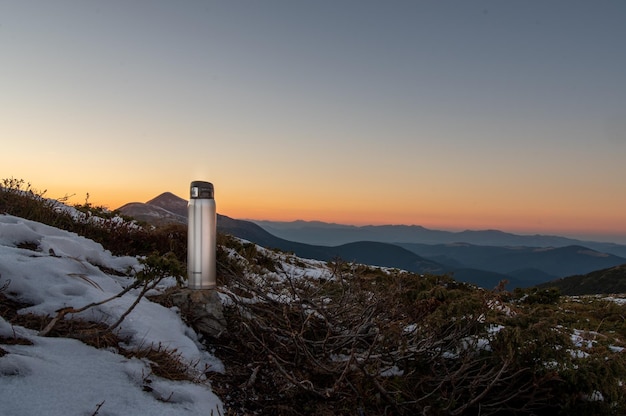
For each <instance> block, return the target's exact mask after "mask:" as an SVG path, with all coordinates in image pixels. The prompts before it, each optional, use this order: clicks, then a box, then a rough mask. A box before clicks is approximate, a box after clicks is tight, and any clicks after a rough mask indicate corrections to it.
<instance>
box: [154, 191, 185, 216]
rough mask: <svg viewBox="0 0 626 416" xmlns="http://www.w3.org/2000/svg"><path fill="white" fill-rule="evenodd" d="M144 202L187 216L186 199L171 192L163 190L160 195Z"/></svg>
mask: <svg viewBox="0 0 626 416" xmlns="http://www.w3.org/2000/svg"><path fill="white" fill-rule="evenodd" d="M146 204H147V205H152V206H155V207H159V208H163V209H164V210H167V211H169V212H171V213H174V214H176V215H180V216H182V217H186V216H187V200H186V199H183V198H181V197H179V196H176V195H174V194H173V193H171V192H163V193H162V194H161V195H159V196H157V197H155V198H152V199H151V200H149V201H148V202H146Z"/></svg>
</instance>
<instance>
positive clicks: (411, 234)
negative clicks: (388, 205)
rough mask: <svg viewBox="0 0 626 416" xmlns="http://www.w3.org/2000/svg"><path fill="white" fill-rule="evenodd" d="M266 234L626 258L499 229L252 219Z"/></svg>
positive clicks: (625, 249)
mask: <svg viewBox="0 0 626 416" xmlns="http://www.w3.org/2000/svg"><path fill="white" fill-rule="evenodd" d="M251 221H252V222H254V223H255V224H258V225H260V226H261V227H263V228H264V229H265V230H266V231H268V232H270V233H272V234H274V235H276V236H278V237H281V238H285V239H287V240H291V241H298V242H301V243H307V244H321V245H338V244H345V243H348V242H353V241H380V242H383V243H392V244H400V243H419V244H431V245H434V244H452V243H468V244H473V245H478V246H510V247H516V246H523V247H555V248H556V247H566V246H572V245H581V246H584V247H588V248H591V249H593V250H596V251H600V252H603V253H610V254H613V255H615V256H619V257H626V245H623V244H615V243H606V242H597V241H583V240H577V239H573V238H568V237H561V236H554V235H539V234H536V235H518V234H512V233H507V232H504V231H500V230H478V231H473V230H466V231H461V232H452V231H441V230H431V229H428V228H424V227H422V226H419V225H365V226H354V225H343V224H334V223H325V222H321V221H302V220H298V221H291V222H281V221H259V220H251Z"/></svg>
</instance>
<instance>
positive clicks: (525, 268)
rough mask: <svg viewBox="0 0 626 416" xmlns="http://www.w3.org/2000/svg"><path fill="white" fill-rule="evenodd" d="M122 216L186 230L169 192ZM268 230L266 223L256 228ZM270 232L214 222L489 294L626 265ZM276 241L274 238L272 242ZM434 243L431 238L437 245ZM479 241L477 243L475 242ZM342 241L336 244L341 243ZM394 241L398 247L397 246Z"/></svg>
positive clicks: (259, 240) (586, 253) (574, 251)
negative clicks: (310, 239) (314, 240)
mask: <svg viewBox="0 0 626 416" xmlns="http://www.w3.org/2000/svg"><path fill="white" fill-rule="evenodd" d="M118 210H119V211H120V212H121V213H122V214H125V215H129V216H132V217H134V218H136V219H139V220H143V221H146V222H148V223H150V224H155V225H162V224H167V223H172V222H174V223H179V224H186V222H187V218H186V216H187V201H186V200H185V199H182V198H180V197H178V196H176V195H174V194H172V193H170V192H165V193H163V194H161V195H159V196H157V197H156V198H154V199H151V200H150V201H148V202H146V203H138V202H134V203H130V204H126V205H124V206H122V207H120V208H119V209H118ZM261 223H267V222H261ZM276 224H278V226H277V227H276V228H274V227H270V226H267V228H264V227H261V226H260V225H258V224H257V223H256V222H252V221H244V220H237V219H233V218H230V217H227V216H224V215H220V214H218V215H217V229H218V231H220V232H223V233H226V234H231V235H233V236H236V237H239V238H242V239H245V240H248V241H251V242H254V243H256V244H259V245H261V246H263V247H267V248H275V249H279V250H282V251H286V252H292V253H295V254H296V255H298V256H299V257H303V258H310V259H316V260H323V261H330V260H333V259H335V258H341V259H343V260H345V261H348V262H356V263H363V264H369V265H374V266H384V267H395V268H399V269H404V270H407V271H411V272H416V273H434V274H444V273H452V274H453V276H454V277H455V279H457V280H460V281H464V282H469V283H474V284H476V285H478V286H481V287H484V288H492V287H494V286H496V285H497V284H498V282H499V281H501V280H504V279H506V280H508V281H509V285H508V286H507V288H509V289H512V288H515V287H528V286H533V285H536V284H540V283H542V282H545V281H550V280H554V279H557V278H560V277H564V276H570V275H573V274H582V273H587V272H590V271H593V270H598V269H602V268H606V267H611V266H615V265H618V264H622V263H624V262H626V258H622V257H619V256H615V255H612V254H606V253H602V252H599V251H595V250H592V249H590V248H587V247H582V246H580V245H573V244H570V245H569V246H564V247H549V248H544V247H521V246H518V247H508V246H507V247H502V246H495V245H492V246H481V245H474V244H468V243H454V244H422V243H406V242H403V243H397V244H394V243H392V242H390V241H379V240H376V239H370V240H367V239H365V238H364V239H362V240H354V241H348V242H346V243H341V244H330V245H324V244H307V243H302V242H298V241H292V240H290V239H287V238H283V237H281V235H284V234H285V233H283V232H281V229H282V230H283V231H284V230H285V229H288V228H289V227H290V226H297V227H300V228H301V229H306V230H309V231H311V232H312V233H313V234H315V233H317V234H319V235H324V234H328V233H330V234H331V235H333V234H332V233H339V234H337V235H342V236H343V238H348V237H349V236H351V238H358V237H376V236H379V237H380V238H383V239H386V240H391V241H393V240H396V239H398V240H403V239H404V240H406V239H409V238H410V236H411V235H413V236H415V235H427V236H429V237H428V238H430V239H431V241H432V240H434V239H437V238H442V236H448V237H447V238H452V237H450V235H454V236H455V237H458V238H461V237H465V238H468V239H470V238H478V237H480V238H479V239H483V240H485V241H496V240H499V241H506V242H513V241H517V240H516V239H517V238H522V239H523V238H525V237H528V236H515V235H513V234H507V233H503V232H501V231H485V232H480V231H478V232H473V231H465V232H463V233H450V232H447V231H436V230H427V229H425V228H423V227H419V226H367V227H355V226H346V225H341V224H327V223H323V222H304V221H296V222H295V223H276ZM274 233H278V234H279V235H278V236H277V235H274ZM437 236H438V237H437ZM477 236H478V237H477ZM540 237H541V236H539V237H533V238H539V239H540V240H533V239H529V240H524V241H528V242H533V241H535V242H538V241H545V242H552V243H564V242H570V241H576V240H570V239H564V238H562V237H545V236H544V237H541V238H544V240H541V238H540ZM341 241H343V240H341ZM396 241H397V240H396Z"/></svg>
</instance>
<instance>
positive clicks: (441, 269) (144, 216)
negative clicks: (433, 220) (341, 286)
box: [118, 192, 451, 273]
mask: <svg viewBox="0 0 626 416" xmlns="http://www.w3.org/2000/svg"><path fill="white" fill-rule="evenodd" d="M118 211H120V212H121V213H122V214H124V215H128V216H131V217H133V218H136V219H138V220H142V221H146V222H148V223H151V224H154V225H163V224H166V223H171V222H175V223H183V224H186V223H187V215H186V214H187V201H186V200H184V199H182V198H180V197H177V196H176V195H174V194H172V193H169V192H165V193H163V194H161V195H159V196H157V197H156V198H154V199H151V200H150V201H148V202H146V203H139V202H133V203H130V204H126V205H124V206H122V207H120V208H118ZM217 230H218V231H220V232H223V233H226V234H231V235H234V236H235V237H239V238H242V239H245V240H248V241H251V242H254V243H256V244H258V245H260V246H263V247H267V248H276V249H279V250H282V251H286V252H292V253H295V254H296V255H297V256H299V257H304V258H310V259H316V260H323V261H330V260H333V259H335V258H341V259H343V260H345V261H348V262H357V263H363V264H369V265H374V266H383V267H395V268H399V269H404V270H408V271H411V272H416V273H445V272H447V271H449V270H451V268H450V267H447V266H444V265H441V264H438V263H437V262H434V261H432V260H426V259H424V258H422V257H420V256H419V255H417V254H415V253H413V252H411V251H409V250H407V249H405V248H402V247H399V246H396V245H393V244H386V243H380V242H367V241H362V242H354V243H349V244H343V245H339V246H334V247H328V246H318V245H311V244H303V243H298V242H293V241H289V240H285V239H283V238H279V237H276V236H274V235H272V234H270V233H269V232H267V231H265V230H264V229H263V228H262V227H260V226H258V225H257V224H255V223H253V222H250V221H243V220H236V219H233V218H230V217H227V216H225V215H219V214H218V215H217Z"/></svg>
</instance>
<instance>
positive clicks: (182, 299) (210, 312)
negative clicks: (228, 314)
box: [172, 288, 226, 338]
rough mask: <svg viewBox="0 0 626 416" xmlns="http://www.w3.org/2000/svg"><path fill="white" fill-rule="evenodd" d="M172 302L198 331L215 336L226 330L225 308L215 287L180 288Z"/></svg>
mask: <svg viewBox="0 0 626 416" xmlns="http://www.w3.org/2000/svg"><path fill="white" fill-rule="evenodd" d="M172 303H173V304H174V305H176V306H178V308H179V309H180V312H181V314H182V316H183V318H184V319H185V320H186V321H187V323H188V324H189V325H190V326H191V327H192V328H193V329H194V330H195V331H196V332H198V333H200V334H202V335H204V336H209V337H213V338H219V337H220V335H222V334H223V333H224V332H226V320H225V319H224V309H223V307H222V302H221V300H220V297H219V295H218V294H217V291H215V290H214V289H186V288H185V289H180V290H179V291H178V292H176V293H174V294H173V295H172Z"/></svg>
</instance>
